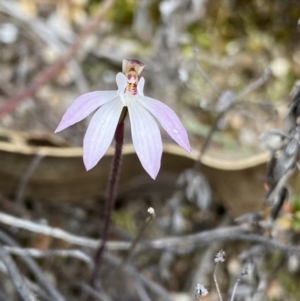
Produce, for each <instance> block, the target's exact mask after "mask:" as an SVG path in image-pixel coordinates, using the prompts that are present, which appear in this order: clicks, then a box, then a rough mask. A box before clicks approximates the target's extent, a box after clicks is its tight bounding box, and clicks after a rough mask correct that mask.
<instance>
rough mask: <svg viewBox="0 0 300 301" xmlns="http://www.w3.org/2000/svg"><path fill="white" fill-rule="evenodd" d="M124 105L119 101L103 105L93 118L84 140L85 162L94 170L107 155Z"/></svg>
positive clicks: (86, 165) (88, 167) (87, 167)
mask: <svg viewBox="0 0 300 301" xmlns="http://www.w3.org/2000/svg"><path fill="white" fill-rule="evenodd" d="M122 109H123V104H122V102H121V100H120V98H119V97H118V98H117V99H115V100H113V101H111V102H109V103H106V104H105V105H103V106H102V107H101V108H100V109H99V110H98V111H97V112H96V113H95V115H94V116H93V118H92V120H91V122H90V124H89V126H88V129H87V131H86V134H85V136H84V140H83V161H84V165H85V167H86V170H90V169H92V168H93V167H94V166H95V165H96V164H97V163H98V162H99V160H100V159H101V158H102V157H103V155H104V154H105V153H106V151H107V149H108V148H109V146H110V144H111V142H112V139H113V137H114V134H115V131H116V127H117V125H118V122H119V118H120V114H121V112H122Z"/></svg>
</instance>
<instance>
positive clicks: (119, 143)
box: [89, 112, 126, 300]
mask: <svg viewBox="0 0 300 301" xmlns="http://www.w3.org/2000/svg"><path fill="white" fill-rule="evenodd" d="M125 116H126V112H125V114H122V117H121V121H120V122H119V124H118V126H117V128H116V132H115V155H114V158H113V161H112V165H111V174H110V179H109V182H108V189H107V196H106V202H105V211H104V226H103V232H102V242H101V244H100V246H99V248H98V250H97V252H96V255H95V259H94V260H95V268H94V271H93V274H92V277H91V286H92V288H95V286H96V280H97V278H98V275H99V271H100V268H101V264H102V259H103V251H104V248H105V244H106V242H107V239H108V235H109V228H110V221H111V213H112V211H113V209H114V206H115V201H116V194H117V186H118V182H119V174H120V167H121V162H122V147H123V140H124V118H125ZM89 300H92V299H89Z"/></svg>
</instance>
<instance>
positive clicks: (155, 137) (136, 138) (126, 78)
mask: <svg viewBox="0 0 300 301" xmlns="http://www.w3.org/2000/svg"><path fill="white" fill-rule="evenodd" d="M144 67H145V65H144V64H143V63H142V62H140V61H137V60H123V73H121V72H120V73H118V74H117V75H116V83H117V86H118V90H117V91H95V92H90V93H86V94H83V95H81V96H79V97H78V98H77V99H75V101H74V102H73V103H72V105H71V106H70V107H69V108H68V109H67V111H66V113H65V114H64V115H63V117H62V120H61V122H60V124H59V125H58V127H57V129H56V131H55V133H57V132H60V131H62V130H64V129H65V128H67V127H69V126H71V125H73V124H75V123H77V122H79V121H81V120H83V119H84V118H86V117H87V116H88V115H89V114H91V113H92V112H93V111H95V110H96V109H98V110H97V111H96V113H95V114H94V116H93V117H92V119H91V122H90V124H89V126H88V128H87V131H86V134H85V137H84V141H83V150H84V152H83V161H84V164H85V167H86V169H87V170H90V169H92V168H93V167H94V166H95V165H96V164H97V163H98V162H99V160H100V159H101V158H102V157H103V156H104V154H105V153H106V151H107V149H108V148H109V146H110V144H111V142H112V140H113V137H114V134H115V130H116V127H117V125H118V123H119V119H120V116H121V113H122V111H123V109H124V107H127V109H128V112H129V118H130V123H131V135H132V141H133V145H134V148H135V150H136V153H137V155H138V157H139V159H140V161H141V164H142V166H143V167H144V169H145V170H146V171H147V173H148V174H149V175H150V176H151V177H152V178H153V179H155V178H156V176H157V174H158V171H159V169H160V162H161V156H162V150H163V146H162V140H161V134H160V130H159V127H158V125H157V123H156V121H155V119H154V117H155V118H156V119H157V120H158V121H159V122H160V124H161V126H162V127H163V128H164V129H165V130H166V131H167V133H168V134H169V135H170V136H171V137H172V138H173V139H174V140H175V141H176V142H177V143H178V144H179V145H180V146H181V147H183V148H184V149H185V150H186V151H188V152H191V147H190V143H189V139H188V135H187V132H186V130H185V128H184V127H183V125H182V124H181V122H180V120H179V118H178V116H177V115H176V114H175V112H174V111H173V110H172V109H171V108H169V107H168V106H167V105H165V104H164V103H162V102H160V101H159V100H156V99H153V98H150V97H147V96H144V92H143V90H144V84H145V79H144V78H143V77H141V78H140V74H141V72H142V70H143V68H144ZM153 116H154V117H153Z"/></svg>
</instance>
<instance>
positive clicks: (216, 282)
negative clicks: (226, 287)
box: [213, 262, 223, 301]
mask: <svg viewBox="0 0 300 301" xmlns="http://www.w3.org/2000/svg"><path fill="white" fill-rule="evenodd" d="M218 265H219V263H218V262H217V263H216V266H215V268H214V274H213V277H214V282H215V285H216V289H217V293H218V296H219V300H220V301H223V299H222V295H221V291H220V288H219V284H218V281H217V276H216V273H217V267H218Z"/></svg>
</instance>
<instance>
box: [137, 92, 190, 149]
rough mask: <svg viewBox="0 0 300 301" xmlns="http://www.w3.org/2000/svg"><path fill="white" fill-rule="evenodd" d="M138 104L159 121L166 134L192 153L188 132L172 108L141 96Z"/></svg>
mask: <svg viewBox="0 0 300 301" xmlns="http://www.w3.org/2000/svg"><path fill="white" fill-rule="evenodd" d="M138 102H139V103H140V104H141V105H142V106H143V107H144V108H146V109H147V110H148V111H149V112H150V113H151V114H153V115H154V117H156V118H157V119H158V121H159V122H160V124H161V125H162V127H163V128H164V129H165V130H166V132H167V133H168V134H169V135H170V136H171V137H172V138H173V139H174V140H175V141H176V142H177V143H178V144H179V145H180V146H181V147H183V148H184V149H185V150H186V151H188V152H189V153H190V152H191V146H190V142H189V138H188V134H187V131H186V130H185V128H184V127H183V125H182V123H181V121H180V119H179V118H178V116H177V115H176V113H175V112H174V111H173V110H172V109H171V108H170V107H168V106H167V105H165V104H164V103H162V102H161V101H159V100H157V99H154V98H150V97H146V96H144V97H142V96H140V97H139V98H138Z"/></svg>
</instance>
